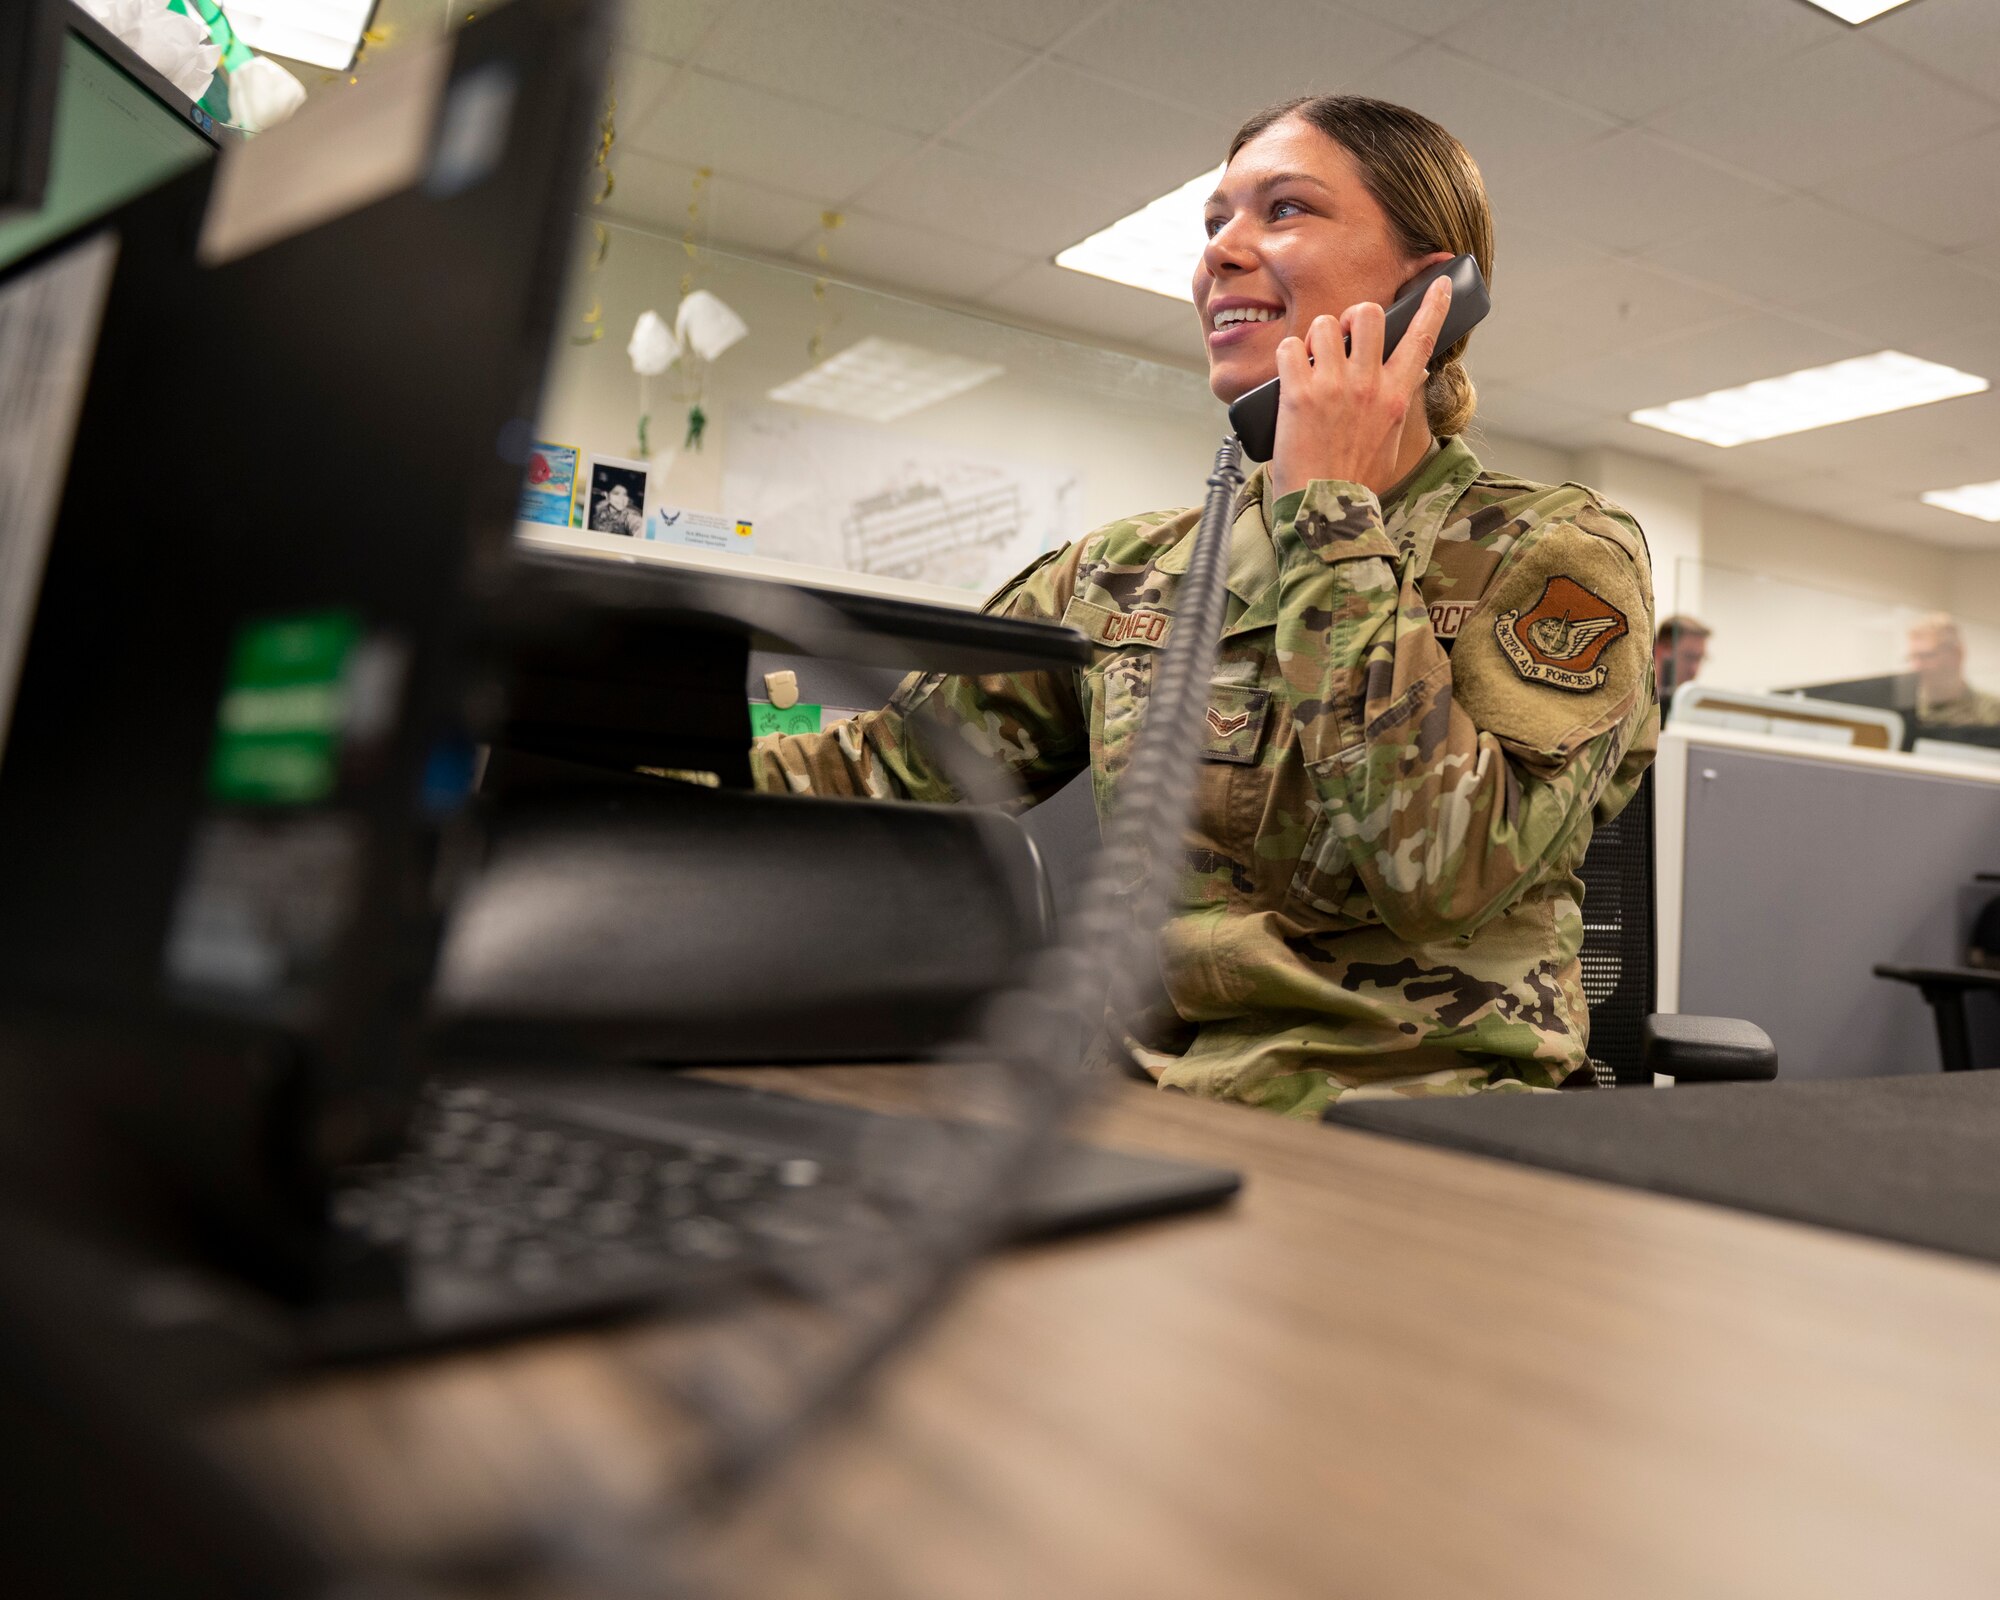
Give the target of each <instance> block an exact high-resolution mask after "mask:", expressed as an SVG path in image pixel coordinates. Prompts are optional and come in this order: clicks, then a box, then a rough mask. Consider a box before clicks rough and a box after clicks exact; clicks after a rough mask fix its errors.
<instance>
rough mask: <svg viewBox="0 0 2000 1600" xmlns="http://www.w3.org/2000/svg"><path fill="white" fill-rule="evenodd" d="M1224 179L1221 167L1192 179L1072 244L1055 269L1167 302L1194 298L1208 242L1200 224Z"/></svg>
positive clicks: (1064, 252)
mask: <svg viewBox="0 0 2000 1600" xmlns="http://www.w3.org/2000/svg"><path fill="white" fill-rule="evenodd" d="M1221 181H1222V168H1220V167H1216V168H1214V169H1213V170H1212V171H1209V172H1204V173H1201V174H1200V175H1199V176H1197V177H1193V178H1190V179H1188V181H1187V182H1186V183H1184V184H1182V185H1181V186H1180V187H1179V188H1178V189H1175V190H1173V191H1172V192H1171V193H1169V194H1163V195H1161V196H1160V198H1159V199H1157V200H1154V201H1151V202H1149V203H1148V204H1146V205H1143V206H1141V207H1140V208H1139V209H1138V210H1137V211H1134V212H1133V213H1132V214H1131V215H1130V216H1125V217H1120V218H1119V219H1118V220H1117V221H1116V222H1114V223H1112V224H1111V226H1110V227H1108V228H1100V229H1099V230H1098V231H1097V232H1096V233H1093V234H1092V235H1091V236H1090V237H1089V238H1088V239H1085V240H1083V241H1081V242H1080V243H1077V244H1073V245H1071V246H1070V247H1069V248H1068V249H1067V250H1065V251H1063V252H1062V253H1061V254H1060V255H1058V256H1057V257H1056V265H1057V266H1059V267H1068V268H1069V270H1070V271H1072V272H1087V273H1089V274H1090V275H1091V276H1092V277H1093V278H1109V279H1110V280H1111V281H1112V282H1113V283H1123V284H1128V285H1130V286H1131V287H1132V288H1134V289H1145V290H1147V291H1149V292H1150V293H1153V294H1163V295H1165V296H1166V297H1167V298H1168V299H1169V300H1192V299H1193V298H1194V291H1193V283H1194V264H1195V262H1196V261H1197V260H1199V259H1200V257H1201V251H1202V246H1203V245H1204V244H1205V243H1207V237H1206V235H1205V234H1204V233H1203V232H1202V226H1201V215H1202V207H1203V206H1204V205H1205V204H1206V203H1207V201H1208V197H1209V196H1210V195H1211V194H1213V193H1215V186H1216V185H1217V184H1218V183H1220V182H1221Z"/></svg>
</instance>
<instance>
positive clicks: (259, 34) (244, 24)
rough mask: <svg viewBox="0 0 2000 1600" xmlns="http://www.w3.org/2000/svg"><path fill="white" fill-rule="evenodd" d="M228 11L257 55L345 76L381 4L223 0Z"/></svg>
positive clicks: (364, 1)
mask: <svg viewBox="0 0 2000 1600" xmlns="http://www.w3.org/2000/svg"><path fill="white" fill-rule="evenodd" d="M222 9H223V11H224V12H226V13H227V14H228V17H229V25H230V26H231V27H232V28H234V29H235V30H236V36H237V38H239V39H241V40H242V41H243V42H244V43H245V44H247V45H248V46H249V47H250V48H251V49H252V50H261V51H263V52H264V53H265V54H266V55H273V56H285V57H287V58H289V59H290V60H293V61H304V62H308V63H310V64H311V65H313V66H315V67H331V68H332V69H333V70H334V71H336V72H345V71H346V70H347V69H348V68H349V67H350V66H352V65H353V64H354V52H355V51H357V50H359V49H360V48H361V34H362V30H363V29H365V28H366V27H367V26H368V18H369V15H370V13H372V12H373V11H374V9H375V0H222Z"/></svg>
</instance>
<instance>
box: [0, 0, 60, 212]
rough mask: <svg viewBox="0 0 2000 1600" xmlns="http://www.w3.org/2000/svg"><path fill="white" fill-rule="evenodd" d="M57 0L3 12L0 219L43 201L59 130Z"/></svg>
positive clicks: (25, 1) (36, 0)
mask: <svg viewBox="0 0 2000 1600" xmlns="http://www.w3.org/2000/svg"><path fill="white" fill-rule="evenodd" d="M56 17H57V12H56V0H16V3H15V4H13V5H11V6H8V7H6V8H4V10H0V217H4V216H6V215H8V214H9V213H10V212H15V211H26V210H31V209H33V208H34V207H36V206H39V205H40V204H41V203H42V191H43V189H44V188H45V187H46V186H47V184H48V179H49V147H50V145H51V143H52V142H53V137H54V133H55V127H54V124H55V115H56V74H57V71H58V63H59V62H60V60H61V58H62V32H61V27H60V25H59V24H58V22H57V20H56Z"/></svg>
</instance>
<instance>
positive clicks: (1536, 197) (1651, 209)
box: [1487, 128, 1776, 250]
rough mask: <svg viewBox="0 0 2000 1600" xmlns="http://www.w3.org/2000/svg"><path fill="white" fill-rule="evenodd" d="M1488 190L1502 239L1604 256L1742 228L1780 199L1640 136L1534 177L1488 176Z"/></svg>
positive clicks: (1623, 137) (1576, 153)
mask: <svg viewBox="0 0 2000 1600" xmlns="http://www.w3.org/2000/svg"><path fill="white" fill-rule="evenodd" d="M1487 185H1488V189H1489V191H1490V192H1491V194H1492V197H1493V211H1494V219H1495V223H1496V225H1497V227H1498V228H1499V229H1500V231H1501V233H1502V236H1503V237H1504V236H1505V235H1506V233H1507V232H1508V230H1510V229H1511V230H1514V231H1516V232H1519V231H1524V230H1525V231H1530V232H1536V233H1541V234H1543V235H1545V236H1549V237H1556V238H1575V239H1577V240H1578V241H1579V242H1581V243H1584V244H1587V245H1590V246H1593V247H1594V248H1596V249H1600V250H1643V249H1645V248H1646V247H1648V246H1649V245H1656V244H1660V243H1662V242H1664V241H1666V240H1669V239H1672V238H1674V237H1676V236H1678V235H1681V234H1684V233H1689V232H1692V231H1696V230H1700V229H1706V228H1712V227H1715V226H1716V225H1718V224H1720V223H1735V222H1738V221H1741V220H1743V219H1747V218H1749V217H1752V216H1754V215H1756V214H1758V213H1759V212H1761V211H1762V210H1764V209H1765V208H1767V207H1768V206H1769V205H1770V204H1771V203H1772V201H1773V200H1774V199H1775V198H1776V195H1775V193H1774V191H1773V190H1772V189H1771V187H1770V186H1769V185H1766V184H1760V183H1757V182H1755V181H1753V180H1750V179H1747V178H1742V177H1738V176H1736V175H1735V174H1733V173H1729V172H1724V171H1722V170H1721V169H1719V168H1718V167H1716V166H1714V165H1712V164H1711V163H1710V162H1709V161H1707V160H1705V159H1704V158H1702V157H1700V156H1697V155H1694V154H1691V153H1690V152H1688V151H1685V150H1681V149H1678V148H1676V147H1675V146H1673V145H1670V144H1668V143H1666V142H1665V141H1664V140H1661V139H1658V138H1655V137H1654V136H1653V135H1652V134H1650V133H1645V132H1642V131H1640V130H1639V129H1636V128H1633V129H1626V130H1625V131H1623V132H1619V133H1614V134H1611V135H1610V136H1608V137H1606V138H1602V139H1595V140H1592V141H1591V142H1590V143H1588V144H1585V145H1580V146H1578V147H1576V148H1575V149H1572V150H1568V151H1565V152H1563V153H1562V154H1560V155H1558V156H1556V157H1555V158H1554V159H1553V160H1552V161H1550V162H1548V163H1547V164H1546V165H1543V166H1542V167H1540V168H1538V169H1537V170H1535V171H1534V172H1532V173H1522V174H1515V173H1512V172H1501V173H1496V174H1489V175H1488V179H1487Z"/></svg>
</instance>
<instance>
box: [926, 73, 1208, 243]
mask: <svg viewBox="0 0 2000 1600" xmlns="http://www.w3.org/2000/svg"><path fill="white" fill-rule="evenodd" d="M1235 131H1236V123H1235V122H1234V121H1233V120H1227V119H1225V118H1222V117H1219V116H1215V115H1212V114H1209V113H1206V112H1201V111H1195V110H1188V109H1184V108H1180V107H1176V106H1174V105H1171V104H1169V103H1167V102H1165V101H1162V100H1157V99H1153V98H1151V97H1150V96H1147V95H1142V94H1139V93H1136V92H1134V91H1132V90H1129V89H1122V88H1119V87H1117V86H1116V85H1114V84H1109V83H1104V82H1101V81H1099V80H1098V79H1096V78H1093V77H1091V76H1088V75H1087V74H1085V73H1083V72H1080V71H1078V70H1076V69H1074V68H1070V67H1065V66H1060V65H1057V64H1056V63H1054V62H1044V63H1042V64H1041V65H1039V66H1036V67H1034V68H1032V69H1031V70H1030V71H1028V72H1026V73H1023V74H1022V75H1021V76H1020V77H1019V78H1018V79H1016V80H1015V81H1014V82H1012V83H1010V84H1009V85H1008V86H1007V88H1006V89H1005V90H1004V91H1003V92H1002V93H1001V94H999V95H997V96H995V97H994V98H993V99H991V100H989V101H988V102H987V103H986V104H984V105H982V106H981V107H980V108H979V109H978V110H977V111H975V112H973V113H972V115H971V116H969V117H968V118H966V120H965V121H964V122H963V123H961V124H959V125H958V126H957V127H956V128H954V129H953V130H952V135H951V142H952V143H953V144H956V145H962V146H963V147H965V148H966V149H968V150H975V151H978V152H980V153H981V154H984V155H990V156H994V157H997V158H998V159H1000V160H1002V161H1004V162H1006V163H1007V164H1008V165H1010V166H1012V167H1014V168H1015V169H1017V170H1019V171H1022V172H1030V173H1037V174H1040V175H1041V176H1043V177H1045V178H1047V179H1049V180H1050V181H1052V182H1056V183H1064V184H1067V185H1068V186H1069V187H1071V188H1073V189H1083V190H1089V191H1092V192H1099V191H1102V192H1104V193H1107V194H1111V195H1116V196H1119V197H1121V198H1125V199H1127V200H1128V203H1127V204H1125V205H1123V206H1122V207H1120V208H1119V209H1117V210H1112V211H1109V212H1107V213H1106V214H1105V215H1104V216H1103V217H1102V218H1101V219H1100V220H1099V221H1098V222H1097V223H1096V224H1095V226H1097V227H1102V226H1104V224H1105V223H1108V222H1110V221H1112V220H1113V219H1114V218H1116V217H1118V216H1121V215H1122V214H1123V213H1124V212H1125V211H1127V210H1131V209H1132V208H1133V207H1136V206H1138V205H1141V204H1143V203H1145V202H1146V201H1148V200H1152V199H1155V198H1157V197H1158V196H1160V195H1163V194H1165V193H1167V192H1168V191H1169V190H1171V189H1174V188H1177V187H1179V186H1180V185H1181V184H1183V183H1185V182H1187V180H1188V179H1189V178H1192V177H1193V176H1194V175H1195V174H1196V173H1199V172H1204V171H1206V170H1208V169H1209V168H1211V167H1215V166H1218V165H1220V164H1221V161H1222V158H1223V156H1224V155H1225V154H1226V153H1227V151H1228V148H1229V136H1230V135H1231V134H1232V133H1234V132H1235ZM1065 242H1066V243H1068V242H1074V241H1065Z"/></svg>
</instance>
